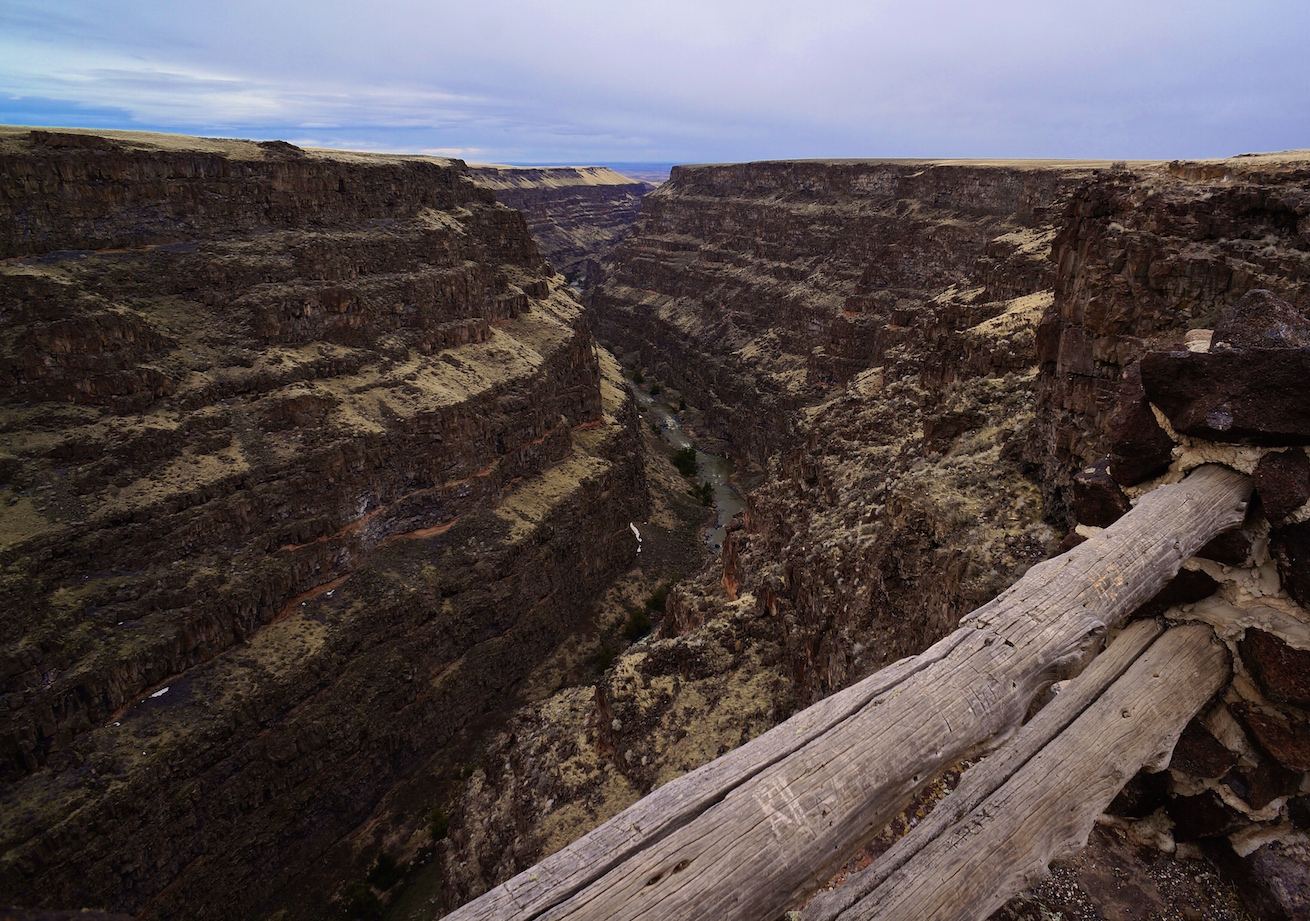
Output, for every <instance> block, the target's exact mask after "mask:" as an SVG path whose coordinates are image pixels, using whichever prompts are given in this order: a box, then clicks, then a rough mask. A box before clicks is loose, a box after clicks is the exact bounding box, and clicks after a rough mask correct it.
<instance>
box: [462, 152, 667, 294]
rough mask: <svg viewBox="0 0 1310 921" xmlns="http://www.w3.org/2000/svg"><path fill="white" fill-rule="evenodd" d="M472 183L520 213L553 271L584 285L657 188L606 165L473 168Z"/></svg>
mask: <svg viewBox="0 0 1310 921" xmlns="http://www.w3.org/2000/svg"><path fill="white" fill-rule="evenodd" d="M471 172H472V174H473V181H474V182H476V183H477V184H478V185H479V186H481V187H482V188H484V189H490V190H491V191H492V192H493V193H494V194H495V196H496V200H497V201H499V202H500V203H501V204H503V205H507V206H508V207H510V208H514V209H515V210H517V211H521V212H522V213H523V216H524V217H525V218H526V219H527V222H528V229H529V230H531V231H532V237H533V239H534V240H536V242H537V246H538V247H539V248H540V249H541V253H542V255H543V256H545V257H546V258H547V259H548V260H549V261H550V264H551V265H552V266H554V267H555V268H556V269H558V270H559V271H561V272H563V273H564V275H565V276H566V277H567V278H569V279H570V280H572V281H580V280H581V279H582V277H583V275H584V273H585V271H586V263H587V262H588V260H597V259H601V258H603V257H605V256H607V255H609V252H610V250H611V249H613V248H614V245H615V244H616V243H617V242H618V241H619V239H620V238H621V237H622V236H623V234H624V233H626V232H627V230H628V228H629V227H631V226H632V222H633V221H634V220H635V219H636V217H637V210H638V208H639V207H640V206H641V198H642V196H643V195H645V194H647V193H648V192H650V191H651V190H652V189H654V188H655V185H654V184H653V183H649V182H642V181H639V180H636V179H629V178H628V177H627V176H623V175H620V174H619V173H616V172H614V171H613V170H611V169H607V168H605V167H602V166H549V167H515V166H475V167H473V168H472V170H471Z"/></svg>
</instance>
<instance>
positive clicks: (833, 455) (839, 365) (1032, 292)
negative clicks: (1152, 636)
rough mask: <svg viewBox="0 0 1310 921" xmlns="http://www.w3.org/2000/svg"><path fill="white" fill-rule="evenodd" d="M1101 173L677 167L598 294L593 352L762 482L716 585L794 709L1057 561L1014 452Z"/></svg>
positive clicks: (1059, 168)
mask: <svg viewBox="0 0 1310 921" xmlns="http://www.w3.org/2000/svg"><path fill="white" fill-rule="evenodd" d="M1107 166H1108V164H1041V163H1027V164H1016V163H1008V164H1007V163H998V164H984V163H940V162H908V163H900V162H882V163H879V162H871V163H859V162H803V163H758V164H744V165H740V166H721V167H720V166H713V167H678V168H677V169H675V171H674V173H673V176H672V178H671V180H670V181H669V182H668V183H666V184H665V185H663V186H662V187H661V188H660V189H659V190H658V191H657V192H655V193H654V194H652V195H650V196H648V197H647V199H646V200H645V202H644V203H643V210H642V215H641V218H640V219H639V221H638V223H637V226H636V228H635V230H634V233H633V235H632V236H631V237H630V238H629V239H627V240H626V241H625V242H623V243H622V244H620V246H619V247H618V249H617V250H616V251H615V255H614V257H613V259H612V260H611V262H610V264H609V265H608V267H607V274H606V277H605V280H604V282H603V283H602V284H601V285H600V286H599V287H598V288H596V289H594V290H593V291H591V293H590V299H589V303H590V304H591V305H592V306H593V308H594V310H595V313H596V323H597V333H598V336H599V337H600V338H601V339H602V340H609V341H612V342H613V343H614V344H615V345H616V347H617V348H622V349H624V350H629V351H631V352H632V353H634V356H635V357H633V358H632V359H631V360H633V361H636V362H640V363H641V364H642V365H643V366H645V367H646V368H647V369H648V374H653V376H654V377H656V378H658V379H659V380H661V381H666V380H667V381H668V382H671V383H672V384H673V385H674V386H675V387H676V388H677V389H678V390H680V391H681V392H682V393H684V394H686V397H687V399H688V402H691V403H695V404H696V405H697V406H698V407H702V408H703V411H704V416H705V423H704V428H705V429H706V430H707V431H704V432H702V433H701V434H710V435H712V436H714V437H716V438H718V439H719V440H720V441H721V442H722V443H724V444H725V445H726V446H727V449H728V450H729V451H730V452H731V453H733V454H734V456H736V457H737V458H738V459H740V460H745V461H751V462H754V463H755V464H757V465H759V466H760V467H761V468H767V471H768V473H767V476H766V478H765V479H766V481H765V483H764V485H762V486H760V487H759V488H757V489H756V490H755V491H754V492H753V493H752V494H751V495H750V497H749V501H750V506H751V514H750V516H749V520H748V522H747V527H746V528H745V530H744V531H743V532H740V533H739V534H737V535H735V536H734V548H733V553H732V554H731V555H730V556H728V557H727V558H725V559H726V563H725V565H727V566H728V567H729V568H731V569H733V570H734V572H733V573H731V575H730V581H732V582H735V583H737V584H738V585H739V586H740V590H741V591H745V592H750V593H752V594H753V595H754V596H755V597H756V599H757V603H758V604H760V605H761V606H763V607H764V608H767V609H768V610H769V611H770V612H771V613H772V616H773V617H774V618H775V619H776V621H777V622H778V624H779V628H780V629H781V630H782V632H783V634H784V636H786V638H787V641H786V648H787V659H788V661H789V663H790V667H791V672H792V673H793V675H794V676H795V677H796V678H797V679H798V680H799V682H800V686H801V688H802V697H803V699H806V700H811V699H815V698H816V697H817V696H821V695H823V694H826V693H829V692H831V691H832V690H834V689H835V688H838V687H842V686H844V685H845V684H846V683H847V682H848V681H850V680H851V679H852V678H853V677H855V676H856V675H857V674H860V673H862V672H864V671H867V670H868V669H869V668H871V667H873V666H875V665H877V664H881V663H885V662H888V661H891V660H893V659H895V658H898V657H900V656H901V655H905V654H908V653H912V652H915V651H918V650H919V649H921V648H923V647H924V646H926V645H927V644H928V643H930V642H932V641H933V640H935V639H936V638H938V637H939V636H941V635H943V634H944V633H945V632H946V631H947V630H948V629H950V628H951V627H952V626H953V625H954V623H955V620H956V619H957V618H958V617H959V616H960V615H961V614H963V613H964V612H965V611H968V610H970V609H971V608H972V607H973V606H975V605H977V604H980V603H982V602H983V601H985V600H986V599H988V598H990V597H991V596H992V595H994V594H995V593H996V592H997V591H998V590H1000V589H1001V588H1003V587H1004V586H1005V585H1007V584H1008V583H1009V582H1010V581H1012V580H1013V579H1014V578H1016V577H1017V576H1018V575H1019V574H1020V573H1021V572H1022V571H1023V569H1024V568H1026V566H1027V565H1028V564H1029V563H1031V562H1033V561H1034V560H1036V559H1039V558H1040V557H1041V556H1043V555H1044V554H1045V553H1046V552H1047V551H1048V549H1050V548H1048V547H1047V544H1048V543H1049V542H1050V540H1051V536H1052V535H1050V533H1049V532H1048V531H1047V530H1046V529H1045V528H1044V527H1043V526H1042V525H1041V523H1040V514H1041V508H1040V497H1039V495H1038V493H1037V492H1036V490H1035V489H1034V485H1033V484H1032V483H1031V482H1030V481H1029V480H1027V479H1025V478H1024V477H1023V475H1022V471H1021V458H1020V456H1019V455H1020V449H1021V448H1022V446H1023V443H1024V437H1025V434H1026V428H1027V426H1028V423H1029V421H1030V420H1031V414H1032V409H1033V395H1034V390H1035V375H1036V367H1035V363H1034V361H1033V358H1032V355H1033V352H1032V343H1033V337H1034V333H1035V329H1036V325H1037V321H1038V319H1039V318H1040V317H1041V316H1042V312H1043V310H1044V309H1045V308H1046V307H1047V306H1048V305H1049V304H1050V302H1051V288H1052V285H1053V282H1054V274H1053V271H1052V268H1053V267H1052V266H1051V264H1050V262H1049V260H1048V259H1047V255H1048V250H1049V245H1050V241H1051V239H1052V238H1053V237H1054V235H1055V232H1056V229H1057V226H1058V222H1059V221H1060V219H1061V215H1062V214H1063V211H1064V208H1065V205H1066V202H1067V200H1068V199H1069V197H1070V196H1071V195H1072V194H1073V192H1074V190H1075V189H1076V188H1077V187H1078V186H1079V185H1080V184H1082V183H1083V182H1084V181H1086V179H1087V178H1088V177H1090V176H1092V175H1093V174H1094V173H1095V172H1096V171H1097V170H1103V169H1104V168H1105V167H1107ZM930 574H931V575H930ZM693 620H694V618H693Z"/></svg>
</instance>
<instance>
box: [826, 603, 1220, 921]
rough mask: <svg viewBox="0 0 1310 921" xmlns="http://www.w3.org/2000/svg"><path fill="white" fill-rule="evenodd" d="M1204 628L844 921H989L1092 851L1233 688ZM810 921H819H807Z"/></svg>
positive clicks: (1187, 630)
mask: <svg viewBox="0 0 1310 921" xmlns="http://www.w3.org/2000/svg"><path fill="white" fill-rule="evenodd" d="M1228 667H1229V663H1228V650H1227V649H1226V648H1225V647H1224V646H1223V645H1222V644H1221V643H1219V642H1218V641H1216V640H1215V637H1214V632H1213V631H1212V630H1211V629H1210V628H1209V627H1205V626H1200V625H1191V626H1186V627H1177V628H1175V629H1173V630H1170V631H1168V632H1167V633H1165V634H1164V635H1163V636H1162V637H1161V638H1160V639H1159V640H1157V641H1156V642H1155V644H1154V645H1153V646H1151V648H1150V649H1149V650H1147V651H1146V652H1145V653H1144V654H1143V655H1142V656H1141V658H1139V659H1138V660H1137V661H1136V662H1135V663H1134V664H1133V665H1132V667H1131V668H1129V669H1128V671H1127V672H1125V673H1124V675H1123V677H1121V678H1120V679H1119V680H1118V681H1116V682H1114V684H1113V685H1111V686H1110V687H1109V688H1108V689H1107V690H1106V692H1105V693H1104V694H1102V695H1101V696H1100V697H1099V698H1098V699H1097V700H1096V701H1095V702H1094V703H1093V704H1092V705H1091V706H1090V707H1088V708H1087V709H1086V710H1085V711H1084V712H1083V713H1082V714H1081V715H1080V716H1079V717H1078V719H1077V720H1075V721H1074V722H1073V723H1072V724H1071V725H1070V726H1069V727H1068V728H1067V729H1066V730H1065V731H1064V732H1062V733H1060V734H1059V736H1057V737H1056V738H1055V739H1054V740H1053V741H1051V742H1050V743H1049V744H1047V745H1045V746H1043V747H1042V748H1041V749H1040V751H1038V752H1037V753H1036V754H1035V755H1033V756H1032V757H1031V758H1030V759H1029V760H1027V761H1026V762H1025V763H1024V764H1023V765H1022V766H1021V767H1020V768H1019V769H1018V770H1017V771H1015V772H1014V774H1013V775H1012V776H1011V777H1010V778H1009V779H1008V780H1006V782H1005V783H1004V784H1003V785H1002V786H1000V787H999V788H998V789H997V790H996V791H995V792H994V793H992V794H991V795H989V796H988V797H987V798H986V799H985V800H984V801H983V802H982V803H980V804H979V805H977V806H976V807H975V808H973V809H972V810H971V811H969V813H968V814H967V815H964V816H962V817H961V818H960V819H959V820H958V821H956V822H954V823H952V824H951V825H950V826H949V827H948V828H946V829H944V830H943V829H935V830H933V831H935V834H933V833H932V831H930V832H929V834H928V835H923V836H919V835H917V833H918V832H919V829H915V832H912V833H911V836H914V837H921V838H930V840H926V841H925V843H924V845H923V846H922V848H921V849H919V850H918V852H917V853H916V854H915V855H914V856H913V857H912V858H911V859H910V860H909V861H907V862H906V863H904V864H903V865H902V866H901V867H899V868H898V869H897V870H895V871H894V872H893V873H891V874H890V875H888V876H887V878H886V879H885V880H884V881H883V882H882V884H881V885H880V886H878V887H877V889H875V890H874V891H873V892H872V893H870V894H869V895H867V896H865V897H864V898H862V899H860V900H859V901H857V902H856V903H854V904H853V905H851V906H850V907H849V908H847V909H846V910H845V911H842V912H840V913H838V914H837V915H835V918H836V921H874V919H877V921H921V919H924V918H932V919H934V921H978V919H984V918H987V917H989V916H990V915H991V914H992V912H994V911H995V910H996V909H998V908H1000V907H1001V906H1002V905H1003V904H1005V902H1006V901H1007V900H1008V899H1009V898H1010V897H1011V896H1013V895H1015V894H1017V893H1019V892H1021V891H1022V890H1024V889H1025V888H1027V887H1028V886H1029V885H1031V884H1032V883H1035V882H1037V881H1038V880H1039V879H1040V878H1041V877H1042V876H1043V875H1044V874H1045V872H1046V868H1047V866H1048V865H1049V864H1050V862H1051V861H1052V860H1055V859H1058V858H1060V857H1062V856H1066V855H1069V854H1072V853H1075V852H1076V851H1078V850H1080V849H1082V848H1083V847H1084V846H1085V845H1086V844H1087V836H1088V834H1089V833H1090V832H1091V830H1092V826H1093V824H1095V822H1096V817H1097V816H1098V815H1100V814H1101V813H1102V812H1104V811H1105V807H1106V806H1108V805H1109V804H1110V801H1111V800H1112V799H1114V797H1115V796H1116V795H1118V793H1119V791H1120V790H1121V789H1123V786H1124V784H1125V783H1127V782H1128V781H1129V780H1130V779H1131V778H1132V777H1133V775H1134V774H1136V773H1137V772H1138V771H1139V770H1141V769H1142V768H1143V767H1144V766H1155V767H1157V768H1159V767H1163V766H1164V763H1166V762H1167V761H1168V758H1169V754H1170V753H1171V752H1172V751H1173V747H1174V745H1175V743H1176V742H1177V741H1178V737H1179V735H1181V734H1182V731H1183V728H1184V727H1185V726H1186V725H1187V722H1188V721H1189V720H1190V719H1191V718H1192V717H1193V716H1195V715H1196V713H1197V712H1198V711H1199V710H1200V709H1201V707H1202V706H1203V705H1204V704H1205V703H1206V701H1208V700H1209V699H1210V698H1211V697H1212V696H1214V695H1215V694H1216V693H1217V692H1218V691H1219V690H1220V689H1221V688H1222V687H1223V686H1224V685H1225V684H1227V682H1228V679H1229V670H1228ZM804 917H805V918H806V921H809V917H810V915H809V913H808V912H807V913H805V915H804Z"/></svg>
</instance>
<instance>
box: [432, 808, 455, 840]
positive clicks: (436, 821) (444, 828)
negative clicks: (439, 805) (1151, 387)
mask: <svg viewBox="0 0 1310 921" xmlns="http://www.w3.org/2000/svg"><path fill="white" fill-rule="evenodd" d="M429 819H430V821H429V822H428V831H429V832H431V833H432V840H433V841H444V840H445V838H446V835H447V834H448V833H449V832H450V819H448V818H447V817H446V814H445V813H444V812H442V811H441V810H440V809H433V810H432V815H431V816H429Z"/></svg>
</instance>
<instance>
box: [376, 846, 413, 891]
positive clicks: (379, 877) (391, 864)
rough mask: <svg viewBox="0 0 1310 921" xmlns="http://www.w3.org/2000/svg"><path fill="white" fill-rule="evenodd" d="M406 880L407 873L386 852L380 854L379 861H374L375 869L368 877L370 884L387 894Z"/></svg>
mask: <svg viewBox="0 0 1310 921" xmlns="http://www.w3.org/2000/svg"><path fill="white" fill-rule="evenodd" d="M404 878H405V871H403V870H401V869H400V867H399V866H397V864H396V858H394V857H392V856H391V855H390V854H388V853H387V852H386V851H383V852H382V853H381V854H378V859H377V860H376V861H374V863H373V869H371V870H369V871H368V877H367V879H368V884H369V885H370V886H372V887H373V888H375V889H378V890H380V891H382V892H386V891H387V890H388V889H390V888H391V887H392V886H394V885H396V883H398V882H400V881H401V880H402V879H404Z"/></svg>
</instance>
